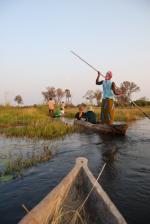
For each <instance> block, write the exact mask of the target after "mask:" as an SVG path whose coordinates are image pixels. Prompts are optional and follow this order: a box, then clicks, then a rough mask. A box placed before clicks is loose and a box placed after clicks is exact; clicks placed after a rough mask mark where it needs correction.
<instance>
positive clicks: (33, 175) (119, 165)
mask: <svg viewBox="0 0 150 224" xmlns="http://www.w3.org/2000/svg"><path fill="white" fill-rule="evenodd" d="M43 145H48V146H49V147H50V148H51V147H52V151H53V154H54V156H53V158H52V160H51V161H49V162H47V163H45V164H42V165H38V166H35V167H33V168H31V169H28V170H27V171H26V172H25V173H24V176H23V178H19V179H14V180H12V181H9V182H5V183H4V182H3V183H0V223H2V224H5V223H6V224H7V223H11V224H13V223H17V222H18V221H19V220H20V219H21V218H22V217H23V216H24V215H25V212H24V211H23V209H22V207H21V205H22V204H25V205H26V207H27V208H28V209H29V210H30V209H32V208H33V207H34V206H35V205H36V204H37V203H38V202H39V201H40V200H41V199H42V198H43V197H44V196H45V195H46V194H47V193H48V192H49V191H50V190H52V189H53V188H54V187H55V186H56V185H57V184H58V183H59V182H60V181H61V180H62V178H63V177H64V176H65V175H66V174H67V173H68V171H69V170H70V169H71V168H72V167H73V165H74V163H75V159H76V157H79V156H84V157H87V158H88V160H89V167H90V169H91V170H92V172H93V174H94V175H95V176H97V175H98V173H99V172H100V170H101V168H102V166H103V164H104V160H108V158H109V163H108V164H107V166H106V167H105V170H104V171H103V174H102V176H101V179H100V183H101V185H102V186H103V188H104V190H105V191H106V192H107V193H108V195H109V196H110V198H111V199H112V201H113V202H114V203H115V205H116V206H117V208H118V209H119V211H120V212H121V213H122V214H123V216H124V217H125V219H126V220H127V222H128V223H129V224H149V223H150V121H149V120H148V119H144V120H140V121H137V122H135V123H132V124H130V126H129V129H128V131H127V135H126V136H125V137H109V136H100V135H98V134H95V133H80V134H79V133H78V134H73V135H70V136H67V137H65V138H64V139H63V140H59V141H55V142H54V141H31V140H18V139H12V140H11V139H6V138H4V137H1V138H0V169H1V170H2V169H3V168H4V164H5V162H6V160H7V159H8V158H9V156H10V153H11V154H12V155H18V153H30V151H31V150H40V149H41V148H42V147H43Z"/></svg>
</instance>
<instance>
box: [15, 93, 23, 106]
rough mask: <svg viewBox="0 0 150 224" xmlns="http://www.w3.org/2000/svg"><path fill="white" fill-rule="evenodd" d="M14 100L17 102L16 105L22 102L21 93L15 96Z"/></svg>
mask: <svg viewBox="0 0 150 224" xmlns="http://www.w3.org/2000/svg"><path fill="white" fill-rule="evenodd" d="M14 101H15V102H17V103H18V106H19V105H20V104H23V99H22V97H21V95H17V96H15V98H14Z"/></svg>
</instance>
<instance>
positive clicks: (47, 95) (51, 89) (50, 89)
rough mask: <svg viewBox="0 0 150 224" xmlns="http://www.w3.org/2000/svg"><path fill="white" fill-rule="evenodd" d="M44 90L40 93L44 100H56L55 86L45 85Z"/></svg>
mask: <svg viewBox="0 0 150 224" xmlns="http://www.w3.org/2000/svg"><path fill="white" fill-rule="evenodd" d="M46 89H47V91H46V92H42V95H43V96H44V100H45V102H48V101H49V99H50V98H52V99H54V100H56V90H55V87H47V88H46Z"/></svg>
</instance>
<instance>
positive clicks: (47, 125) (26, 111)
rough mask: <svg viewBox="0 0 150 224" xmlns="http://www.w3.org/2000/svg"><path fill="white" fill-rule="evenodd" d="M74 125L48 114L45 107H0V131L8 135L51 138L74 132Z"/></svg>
mask: <svg viewBox="0 0 150 224" xmlns="http://www.w3.org/2000/svg"><path fill="white" fill-rule="evenodd" d="M75 129H76V127H74V126H71V125H67V124H65V123H63V122H61V121H60V120H59V119H52V118H50V117H49V116H48V109H47V108H46V107H29V108H18V107H17V108H14V107H1V108H0V133H1V134H5V135H6V136H8V137H11V136H15V137H29V138H45V139H51V138H55V137H60V136H64V135H65V134H69V133H72V132H74V131H75Z"/></svg>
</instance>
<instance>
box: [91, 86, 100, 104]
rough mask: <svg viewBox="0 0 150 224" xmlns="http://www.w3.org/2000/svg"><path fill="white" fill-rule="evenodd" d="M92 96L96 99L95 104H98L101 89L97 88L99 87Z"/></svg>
mask: <svg viewBox="0 0 150 224" xmlns="http://www.w3.org/2000/svg"><path fill="white" fill-rule="evenodd" d="M93 98H95V99H96V102H97V106H99V104H100V100H101V98H102V91H101V90H99V89H97V90H95V92H94V95H93Z"/></svg>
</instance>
